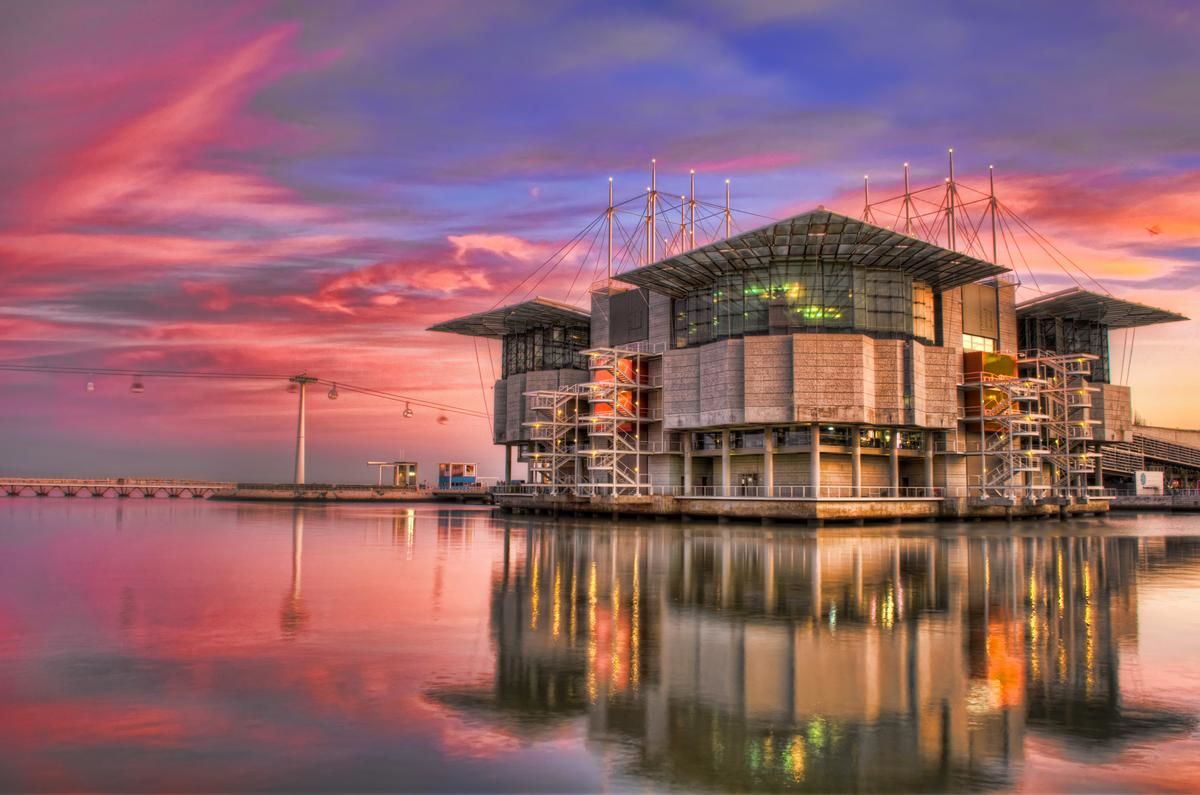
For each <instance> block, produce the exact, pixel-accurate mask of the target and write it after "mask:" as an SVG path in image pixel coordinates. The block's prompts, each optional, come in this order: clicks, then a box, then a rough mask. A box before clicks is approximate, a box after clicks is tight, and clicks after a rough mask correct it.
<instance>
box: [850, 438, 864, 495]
mask: <svg viewBox="0 0 1200 795" xmlns="http://www.w3.org/2000/svg"><path fill="white" fill-rule="evenodd" d="M859 430H860V429H859V428H851V429H850V485H851V486H852V487H853V488H854V496H855V497H858V496H861V492H860V491H859V489H861V488H862V445H861V442H862V440H861V439H860V438H859Z"/></svg>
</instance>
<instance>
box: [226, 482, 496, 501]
mask: <svg viewBox="0 0 1200 795" xmlns="http://www.w3.org/2000/svg"><path fill="white" fill-rule="evenodd" d="M212 499H214V500H236V501H243V502H433V501H435V500H436V501H445V502H489V501H490V500H491V494H490V493H488V492H487V491H485V490H483V489H470V490H467V489H447V490H436V489H433V490H431V489H412V488H403V487H397V486H364V485H355V484H331V483H308V484H304V485H302V486H297V485H295V484H293V483H239V484H237V486H236V487H234V488H231V489H223V490H221V491H218V492H216V493H215V494H213V496H212Z"/></svg>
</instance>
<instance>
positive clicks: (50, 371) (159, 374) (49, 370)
mask: <svg viewBox="0 0 1200 795" xmlns="http://www.w3.org/2000/svg"><path fill="white" fill-rule="evenodd" d="M0 371H5V372H23V373H43V374H46V375H96V376H113V377H116V376H122V377H137V376H141V377H143V378H198V379H218V380H224V381H237V380H247V381H282V382H287V381H289V380H291V379H292V378H294V377H295V376H294V375H283V374H267V373H228V372H216V371H213V372H210V371H201V370H192V371H188V370H133V369H124V368H114V367H75V366H49V365H19V364H0ZM312 383H318V384H324V385H326V386H330V387H332V386H334V385H336V386H337V388H338V389H339V390H345V391H347V392H358V393H360V394H363V395H371V396H373V397H379V398H384V399H387V400H394V401H398V402H401V403H412V404H413V405H417V406H423V407H425V408H432V409H439V410H442V411H450V412H455V413H458V414H468V415H471V416H477V417H483V416H484V414H483V413H481V412H476V411H474V410H472V409H463V408H459V407H457V406H451V405H448V404H445V403H438V402H436V401H432V400H426V399H424V398H415V397H410V396H408V395H399V394H395V393H392V392H385V391H383V390H378V389H372V388H370V387H362V386H356V385H353V384H348V383H346V382H344V381H334V380H332V379H328V378H317V377H313V378H312Z"/></svg>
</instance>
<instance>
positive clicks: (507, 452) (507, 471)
mask: <svg viewBox="0 0 1200 795" xmlns="http://www.w3.org/2000/svg"><path fill="white" fill-rule="evenodd" d="M512 451H513V449H512V445H511V444H506V445H504V482H505V483H512Z"/></svg>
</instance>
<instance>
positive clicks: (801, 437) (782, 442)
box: [774, 427, 812, 449]
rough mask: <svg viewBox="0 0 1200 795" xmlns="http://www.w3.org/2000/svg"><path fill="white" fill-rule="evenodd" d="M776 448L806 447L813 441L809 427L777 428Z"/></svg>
mask: <svg viewBox="0 0 1200 795" xmlns="http://www.w3.org/2000/svg"><path fill="white" fill-rule="evenodd" d="M774 433H775V448H776V449H778V448H780V447H806V446H808V444H809V442H811V441H812V434H811V433H809V430H808V428H807V427H799V428H796V427H792V428H775V429H774Z"/></svg>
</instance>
